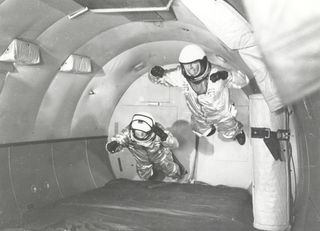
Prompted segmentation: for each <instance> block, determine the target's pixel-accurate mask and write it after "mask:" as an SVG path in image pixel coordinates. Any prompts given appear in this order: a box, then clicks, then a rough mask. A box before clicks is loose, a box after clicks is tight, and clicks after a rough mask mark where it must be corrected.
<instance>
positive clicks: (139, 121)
mask: <svg viewBox="0 0 320 231" xmlns="http://www.w3.org/2000/svg"><path fill="white" fill-rule="evenodd" d="M154 123H155V122H154V118H153V116H152V115H150V114H149V113H146V112H139V113H135V114H134V115H133V117H132V119H131V123H130V130H131V134H132V135H133V137H134V138H135V139H137V140H148V139H149V138H150V137H152V134H153V131H152V127H153V125H154Z"/></svg>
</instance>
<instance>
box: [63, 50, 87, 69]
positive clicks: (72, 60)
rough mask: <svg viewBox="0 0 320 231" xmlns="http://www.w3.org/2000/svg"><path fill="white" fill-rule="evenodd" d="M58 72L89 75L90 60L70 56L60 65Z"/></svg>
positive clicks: (83, 57) (78, 56)
mask: <svg viewBox="0 0 320 231" xmlns="http://www.w3.org/2000/svg"><path fill="white" fill-rule="evenodd" d="M60 71H62V72H72V73H90V72H91V71H92V68H91V60H90V59H89V58H88V57H85V56H80V55H74V54H72V55H70V56H69V57H68V58H67V60H66V61H65V62H64V63H63V64H62V66H61V67H60Z"/></svg>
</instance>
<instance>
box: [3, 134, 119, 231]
mask: <svg viewBox="0 0 320 231" xmlns="http://www.w3.org/2000/svg"><path fill="white" fill-rule="evenodd" d="M105 141H106V138H95V139H82V140H69V141H68V140H66V141H61V142H47V143H33V144H21V145H7V146H1V147H0V160H1V162H0V165H1V166H0V173H1V174H0V228H1V227H8V226H17V225H19V222H20V219H21V216H22V215H23V214H24V213H25V212H27V211H29V210H32V209H33V208H37V207H41V206H43V205H46V204H48V203H50V202H53V201H56V200H58V199H61V198H65V197H68V196H70V195H74V194H76V193H79V192H84V191H88V190H90V189H94V188H97V187H101V186H103V185H104V184H105V183H107V182H108V181H109V180H111V179H113V178H114V176H113V173H112V170H111V168H110V163H109V159H108V158H107V155H106V153H105V149H104V145H105Z"/></svg>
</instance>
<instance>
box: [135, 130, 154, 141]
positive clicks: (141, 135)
mask: <svg viewBox="0 0 320 231" xmlns="http://www.w3.org/2000/svg"><path fill="white" fill-rule="evenodd" d="M133 136H134V137H135V138H136V139H138V140H146V139H148V138H149V136H150V132H149V133H147V132H144V131H141V130H133Z"/></svg>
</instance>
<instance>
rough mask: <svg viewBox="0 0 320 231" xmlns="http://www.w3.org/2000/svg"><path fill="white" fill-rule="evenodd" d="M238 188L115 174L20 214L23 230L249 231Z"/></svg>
mask: <svg viewBox="0 0 320 231" xmlns="http://www.w3.org/2000/svg"><path fill="white" fill-rule="evenodd" d="M251 207H252V203H251V196H250V194H249V193H248V192H247V191H246V190H243V189H239V188H231V187H226V186H210V185H203V184H178V183H162V182H150V181H146V182H143V181H131V180H126V179H117V180H112V181H110V182H108V183H107V184H106V185H105V186H104V187H102V188H99V189H95V190H92V191H90V192H86V193H82V194H79V195H76V196H73V197H70V198H67V199H64V200H61V201H59V202H57V203H55V204H52V205H50V206H47V207H45V208H42V209H35V210H33V211H31V212H29V213H27V214H25V215H24V225H23V227H24V228H25V229H27V230H46V231H49V230H55V231H60V230H61V231H69V230H70V231H80V230H94V231H96V230H117V231H119V230H126V231H127V230H130V231H132V230H136V231H147V230H148V231H151V230H156V231H158V230H166V231H170V230H172V231H178V230H184V231H189V230H190V231H194V230H201V231H206V230H208V231H209V230H210V231H224V230H227V231H233V230H237V231H242V230H243V231H250V230H255V229H254V228H253V227H252V208H251Z"/></svg>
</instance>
